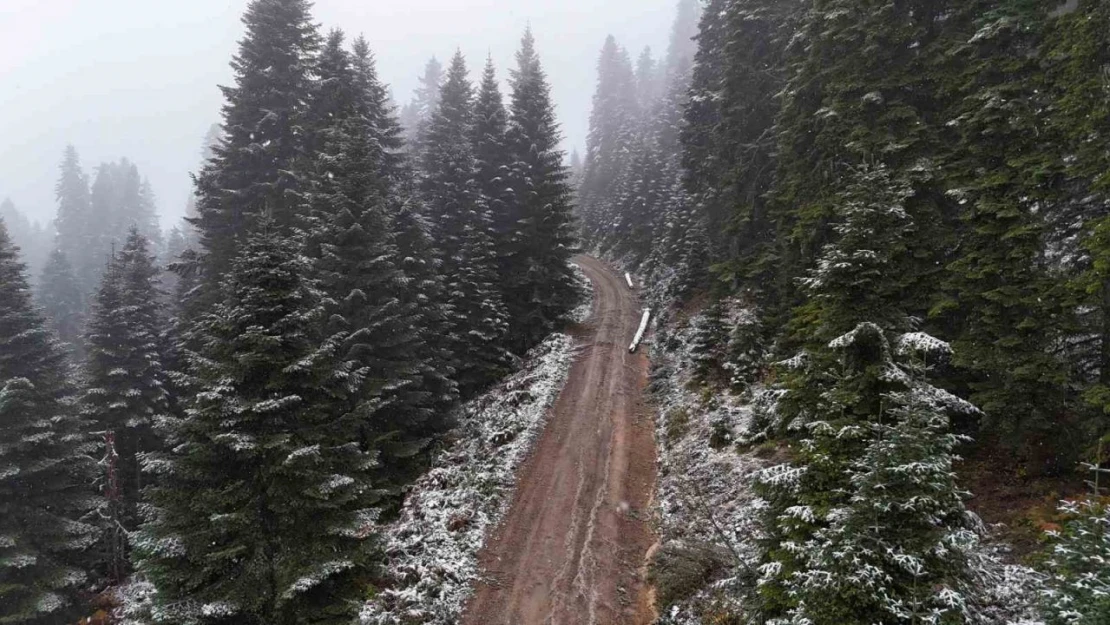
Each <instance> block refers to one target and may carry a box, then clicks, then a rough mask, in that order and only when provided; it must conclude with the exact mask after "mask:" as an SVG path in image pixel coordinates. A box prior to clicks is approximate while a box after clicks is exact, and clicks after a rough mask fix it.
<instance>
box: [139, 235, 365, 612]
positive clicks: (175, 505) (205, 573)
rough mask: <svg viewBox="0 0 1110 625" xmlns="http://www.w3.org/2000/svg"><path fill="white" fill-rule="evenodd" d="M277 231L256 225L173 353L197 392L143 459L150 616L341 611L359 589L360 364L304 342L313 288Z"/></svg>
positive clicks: (320, 306)
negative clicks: (211, 301)
mask: <svg viewBox="0 0 1110 625" xmlns="http://www.w3.org/2000/svg"><path fill="white" fill-rule="evenodd" d="M278 230H279V229H278V228H277V227H276V226H274V225H271V224H268V223H266V222H263V223H261V224H259V231H258V232H257V233H256V234H254V235H252V236H251V237H250V238H249V239H248V240H247V242H246V244H245V245H244V246H243V248H242V249H241V251H240V253H239V255H238V256H237V257H236V258H235V259H234V261H233V263H232V270H231V273H230V274H228V276H226V278H225V279H224V281H223V284H222V288H221V293H220V295H221V296H220V299H219V301H218V302H217V303H216V305H215V306H214V307H213V309H212V311H211V312H210V313H208V314H206V315H204V316H203V317H201V318H200V319H199V320H198V325H199V326H200V329H201V336H203V337H205V338H204V341H203V343H202V344H201V346H200V350H199V351H197V352H187V353H186V358H188V360H189V366H188V370H189V371H190V375H191V376H193V378H194V379H193V380H192V384H193V385H194V386H195V387H196V388H198V389H203V390H202V391H201V392H199V393H197V394H195V395H193V396H191V397H188V398H187V399H186V407H187V410H186V417H185V418H184V419H174V420H168V421H167V422H166V426H165V435H166V436H167V439H168V441H169V443H170V445H171V449H170V451H167V452H164V453H161V454H156V455H152V456H150V457H149V458H148V459H147V460H146V462H145V464H144V466H145V468H146V469H147V470H148V471H150V472H151V473H153V474H154V475H155V476H156V477H157V482H156V483H155V486H154V487H152V488H150V489H148V494H149V501H150V503H151V506H152V507H153V513H154V516H153V518H152V519H151V520H150V521H149V522H147V523H146V524H144V526H143V528H142V530H141V531H140V533H139V535H138V539H137V542H136V549H137V551H138V552H139V555H140V557H141V560H140V570H141V571H142V572H143V573H144V574H146V575H148V576H149V578H150V579H151V580H153V582H154V583H155V585H156V587H157V589H158V592H157V594H156V596H155V600H156V603H157V605H156V608H155V610H154V615H155V621H156V622H165V623H174V624H190V623H204V624H206V625H210V624H223V623H227V624H230V623H236V624H246V625H253V624H258V625H261V624H263V623H265V624H266V625H284V624H303V623H349V622H350V621H351V619H353V618H355V615H356V614H357V611H358V601H357V600H358V599H359V598H360V597H361V596H362V595H363V594H364V592H365V588H364V583H365V579H366V576H367V574H368V573H369V571H370V564H371V550H370V543H369V542H368V539H369V535H368V532H367V530H368V528H369V526H370V523H371V521H372V520H373V519H374V517H375V516H376V514H375V510H374V505H375V504H376V501H377V499H378V491H377V489H376V488H375V486H374V485H373V484H372V483H371V482H370V479H369V476H370V472H371V471H372V469H373V467H374V465H375V463H376V456H377V451H376V449H375V446H374V444H373V441H367V440H365V439H364V438H363V437H362V436H361V433H362V430H363V426H364V423H365V419H364V417H365V415H364V414H362V413H361V412H358V411H355V412H352V411H349V410H348V409H347V408H348V407H349V406H350V405H351V404H350V402H349V401H348V398H349V397H350V395H351V394H352V393H355V392H357V389H358V388H359V387H360V386H361V385H362V384H363V380H364V376H365V371H364V370H363V369H361V368H360V367H358V366H357V365H355V364H354V363H351V362H349V361H345V360H344V359H343V358H342V356H341V355H340V353H339V352H340V346H339V345H338V344H337V343H335V342H334V341H321V340H320V339H321V337H320V332H319V328H320V326H321V324H322V323H323V322H324V321H325V316H326V314H327V312H326V309H325V302H324V301H323V299H322V298H321V296H320V294H319V292H318V291H317V290H316V288H315V285H314V284H313V282H312V281H311V280H309V279H307V278H306V277H305V276H306V275H307V274H308V272H309V268H308V267H307V266H306V264H305V262H304V261H303V260H302V259H301V258H300V257H299V256H298V251H297V249H296V246H295V245H291V241H290V240H289V239H288V238H286V237H284V236H281V235H279V234H278Z"/></svg>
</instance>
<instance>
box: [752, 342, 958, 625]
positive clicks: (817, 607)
mask: <svg viewBox="0 0 1110 625" xmlns="http://www.w3.org/2000/svg"><path fill="white" fill-rule="evenodd" d="M829 348H830V349H831V350H833V351H834V353H836V355H837V358H838V359H839V362H838V363H837V365H836V367H834V369H833V370H827V371H826V375H829V376H830V378H832V381H831V382H830V384H829V386H828V387H827V391H826V392H825V393H824V394H823V396H822V405H821V406H818V407H815V408H816V409H815V410H814V412H813V413H812V414H811V415H810V417H811V420H810V421H808V422H807V423H806V424H805V429H806V432H807V434H806V436H805V437H804V438H803V440H802V441H801V442H800V444H799V445H798V446H797V447H796V451H797V458H796V460H795V461H794V462H793V463H791V464H787V465H778V466H776V467H772V468H770V469H768V470H766V471H764V472H763V473H762V474H761V475H760V476H759V478H758V481H757V490H758V491H759V492H760V493H761V495H763V496H764V497H766V498H767V503H768V506H767V507H766V508H765V509H764V510H763V513H762V514H763V518H764V522H765V525H764V528H765V529H768V530H769V532H768V534H767V535H766V536H765V537H763V539H762V542H763V545H764V551H763V554H762V555H763V559H762V562H761V565H760V567H759V572H760V578H759V582H758V585H757V588H758V592H759V595H760V601H759V603H758V606H759V609H758V610H756V611H755V612H754V613H753V615H752V619H751V620H750V622H752V623H764V622H767V623H784V624H785V623H813V624H814V625H833V624H834V623H864V622H883V623H891V624H894V623H899V624H903V623H904V624H907V625H908V624H911V623H952V624H956V623H966V622H968V619H969V618H970V613H971V609H972V607H973V604H974V601H975V590H974V588H973V586H972V585H971V583H970V582H971V573H970V569H969V566H968V560H969V555H970V550H971V548H972V547H974V546H975V544H976V540H977V535H976V530H977V527H978V522H977V521H976V519H975V518H974V517H973V516H971V515H970V514H969V513H968V512H967V511H966V510H965V508H964V503H963V499H964V493H963V492H962V491H960V490H959V489H958V488H957V486H956V484H955V478H954V473H953V469H952V466H953V462H954V460H955V455H954V449H955V447H956V446H957V445H958V444H959V443H960V442H961V437H959V436H957V435H954V434H952V432H951V429H950V426H949V418H948V414H949V413H951V412H953V411H960V412H965V413H973V412H975V409H974V408H973V407H971V406H970V405H969V404H967V403H965V402H963V401H961V400H959V399H958V398H956V397H954V396H951V395H949V394H947V393H946V392H944V391H942V390H939V389H937V388H936V387H934V386H932V385H931V384H930V383H929V382H928V381H926V380H925V379H924V377H923V376H924V374H925V373H926V368H925V367H924V366H923V364H922V363H924V362H926V360H931V361H933V362H936V361H937V360H938V359H940V358H946V357H947V356H948V355H949V354H948V346H947V345H946V344H944V343H943V342H941V341H938V340H937V339H935V338H933V337H930V336H928V335H925V334H921V333H914V334H903V335H902V336H901V337H900V338H899V341H898V343H897V349H893V348H892V346H891V345H890V344H889V343H888V342H887V338H886V336H885V333H884V332H883V330H882V329H881V328H880V327H879V326H877V325H875V324H873V323H869V322H865V323H861V324H859V325H858V326H856V328H854V329H853V330H852V331H851V332H849V333H847V334H845V335H843V336H841V337H837V338H836V339H834V340H833V341H832V342H830V344H829ZM899 355H901V356H904V358H903V359H902V361H901V362H899V360H898V359H897V358H896V357H897V356H899ZM876 619H878V620H876Z"/></svg>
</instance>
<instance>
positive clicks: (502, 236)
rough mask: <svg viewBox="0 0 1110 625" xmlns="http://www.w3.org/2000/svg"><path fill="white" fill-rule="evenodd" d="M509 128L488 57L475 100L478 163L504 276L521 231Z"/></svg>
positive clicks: (482, 188)
mask: <svg viewBox="0 0 1110 625" xmlns="http://www.w3.org/2000/svg"><path fill="white" fill-rule="evenodd" d="M508 127H509V113H508V111H507V110H505V102H504V99H503V98H502V96H501V87H500V85H499V84H498V82H497V73H496V70H495V69H494V66H493V59H492V58H487V59H486V66H485V69H484V70H483V71H482V82H481V84H480V85H479V86H478V95H477V96H476V98H475V100H474V137H473V144H474V160H475V163H476V165H477V173H476V178H477V182H478V189H479V191H480V192H481V194H482V201H483V202H484V203H485V205H486V209H487V210H488V211H489V215H490V224H491V225H492V227H493V245H494V249H495V251H496V253H497V269H498V274H499V275H501V276H504V275H507V273H508V265H507V258H506V254H507V252H508V250H509V249H510V247H511V245H510V243H511V241H512V238H513V236H514V233H515V232H516V228H517V224H516V219H515V208H514V207H515V205H514V203H513V202H514V196H513V190H512V188H511V187H510V186H509V185H510V181H509V167H510V165H512V158H511V155H510V154H509V147H508V137H507V135H506V133H507V132H508Z"/></svg>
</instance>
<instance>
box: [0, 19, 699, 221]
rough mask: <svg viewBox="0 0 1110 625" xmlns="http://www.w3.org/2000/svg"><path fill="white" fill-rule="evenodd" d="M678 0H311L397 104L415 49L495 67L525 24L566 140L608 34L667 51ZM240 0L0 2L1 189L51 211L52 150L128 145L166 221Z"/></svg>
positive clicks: (192, 158) (192, 154)
mask: <svg viewBox="0 0 1110 625" xmlns="http://www.w3.org/2000/svg"><path fill="white" fill-rule="evenodd" d="M676 4H677V0H316V3H315V16H316V19H317V21H318V22H319V23H320V24H321V25H322V26H323V28H324V30H327V29H328V28H331V27H333V26H338V27H341V28H343V29H344V30H345V31H347V33H348V34H352V35H353V34H357V33H359V32H361V33H363V34H365V35H366V37H367V38H368V39H369V41H370V44H371V46H372V47H373V49H374V52H375V54H376V55H377V58H378V64H379V69H380V72H381V75H382V77H383V78H384V79H385V80H386V81H388V82H389V84H390V86H391V87H392V89H393V93H394V95H395V97H396V98H397V100H398V101H399V102H404V101H408V99H409V98H410V97H411V94H412V90H413V88H414V87H415V85H416V77H417V76H418V75H419V73H420V72H421V70H422V69H423V66H424V62H425V61H426V60H427V59H428V57H430V56H431V55H433V54H435V55H436V56H438V57H439V58H440V59H441V60H444V61H446V60H447V59H448V58H449V56H450V55H451V54H452V53H453V52H454V50H455V49H456V48H461V49H462V51H463V53H464V54H466V56H467V60H468V61H469V63H470V67H471V74H472V79H475V80H476V79H477V77H478V76H477V75H478V71H479V70H480V69H481V65H482V63H483V62H484V59H485V57H486V54H487V53H489V54H492V55H493V58H494V61H495V63H496V64H497V66H498V70H499V74H500V75H501V76H502V78H504V77H505V75H506V70H507V69H508V67H509V66H510V65H511V63H512V59H513V52H514V51H515V49H516V47H517V44H518V43H519V40H520V35H521V33H522V31H523V29H524V27H525V25H526V24H528V23H529V22H531V24H532V26H533V29H534V31H535V33H536V38H537V46H538V48H539V51H540V54H541V56H542V59H543V63H544V67H545V69H546V70H547V72H548V76H549V78H550V80H551V83H552V86H553V92H554V97H555V102H556V104H557V106H558V114H559V119H560V121H561V122H562V125H563V132H564V135H565V136H566V139H567V141H566V143H567V147H568V148H569V147H571V146H578V147H579V148H580V149H581V148H582V147H583V146H584V144H585V135H586V123H587V118H588V115H589V107H590V98H591V96H592V92H593V85H594V79H595V73H594V64H595V61H596V57H597V52H598V50H599V49H600V48H601V44H602V42H603V41H604V38H605V36H606V35H607V34H609V33H612V34H613V35H615V36H616V37H617V38H618V40H620V41H621V43H622V44H624V45H625V46H626V47H628V48H629V50H630V51H631V52H632V55H633V58H635V56H636V54H638V52H639V50H640V49H641V48H643V47H644V46H645V45H650V46H652V49H653V50H655V52H656V54H657V56H658V55H661V54H663V53H664V52H665V49H666V45H667V39H668V35H669V32H670V25H671V20H672V18H673V13H674V10H675V5H676ZM245 6H246V0H239V1H232V0H184V1H181V0H0V199H2V198H3V197H11V198H12V201H13V202H15V204H16V206H17V208H19V209H20V210H21V211H23V212H24V213H26V214H28V215H30V216H31V217H32V218H33V219H37V220H40V221H46V220H49V219H51V218H52V217H53V214H54V190H53V188H54V182H55V179H56V177H57V169H58V163H59V162H60V160H61V155H62V149H63V148H64V147H65V145H66V144H67V143H73V144H74V145H75V146H76V147H77V149H78V151H79V152H80V154H81V158H82V161H83V163H84V165H85V167H86V169H87V170H89V171H90V173H91V169H92V168H93V167H94V166H95V165H96V164H98V163H100V162H101V161H105V160H115V159H117V158H119V157H122V156H126V157H128V158H130V159H131V160H133V161H134V162H135V163H136V164H137V165H138V166H139V169H140V171H141V172H142V173H143V174H144V175H145V176H147V177H148V178H149V179H150V181H151V184H152V185H153V187H154V190H155V193H156V194H157V196H158V208H159V212H160V213H161V214H162V217H163V220H162V221H163V224H171V223H172V222H173V221H175V220H176V218H178V217H179V216H180V215H181V214H182V212H183V210H184V205H185V201H186V198H187V196H188V193H189V188H190V180H189V176H188V174H189V172H191V171H194V170H195V169H196V168H197V163H198V160H199V158H200V157H199V153H200V144H201V140H202V138H203V136H204V133H205V131H206V130H207V128H208V126H209V125H210V124H212V123H213V122H216V121H219V108H220V104H221V96H220V92H219V90H218V89H217V87H216V85H217V84H227V83H228V82H230V79H231V70H230V69H229V68H228V61H229V60H230V58H231V55H232V54H233V53H234V52H235V49H236V42H237V41H238V39H239V38H240V37H241V35H242V24H241V22H240V21H239V17H240V15H241V13H242V11H243V8H244V7H245Z"/></svg>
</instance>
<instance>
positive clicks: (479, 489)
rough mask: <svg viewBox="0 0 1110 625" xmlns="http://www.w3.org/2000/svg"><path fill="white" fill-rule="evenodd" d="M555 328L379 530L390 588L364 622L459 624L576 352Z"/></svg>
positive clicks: (465, 419) (467, 420)
mask: <svg viewBox="0 0 1110 625" xmlns="http://www.w3.org/2000/svg"><path fill="white" fill-rule="evenodd" d="M574 352H575V350H574V347H573V341H572V339H571V337H569V336H567V335H566V334H554V335H552V336H551V337H549V338H548V339H547V340H546V341H544V342H543V343H542V344H540V346H539V347H537V348H535V349H534V350H532V352H531V353H530V354H529V356H528V358H527V359H526V364H525V366H524V368H523V369H522V370H520V371H518V372H517V373H516V374H514V375H512V376H511V377H509V378H508V379H507V380H505V381H504V382H503V383H501V384H500V385H498V386H497V387H496V388H494V389H493V390H492V391H490V392H489V393H487V394H486V395H484V396H482V397H480V398H478V399H476V400H474V401H472V402H470V403H469V404H468V405H467V406H466V408H465V409H464V411H463V413H462V415H461V416H460V418H459V426H458V428H457V429H456V431H455V433H454V436H453V438H454V440H455V442H454V444H453V445H452V446H450V447H449V448H448V449H446V450H445V451H444V452H442V453H441V454H440V455H439V456H438V457H437V458H436V459H435V462H434V465H433V467H432V469H431V470H430V471H429V472H428V473H427V474H425V475H424V476H423V477H421V478H420V479H419V480H417V482H416V483H415V484H414V485H413V487H412V490H411V492H410V493H409V495H408V497H407V498H406V500H405V504H404V508H403V510H402V512H401V516H400V518H399V519H398V520H397V521H396V522H393V523H390V524H388V525H385V526H384V527H381V528H379V532H380V533H381V541H382V546H383V548H384V549H385V552H386V554H387V557H388V561H387V562H386V569H387V570H388V571H389V576H390V578H391V581H392V582H393V583H394V585H393V586H391V587H389V588H385V589H383V590H381V591H379V593H378V594H377V596H376V597H374V598H373V599H371V600H370V601H369V602H368V603H367V604H366V605H365V606H364V608H363V610H362V614H361V617H360V620H361V623H362V624H363V625H387V624H388V625H392V624H400V623H406V624H407V623H429V624H436V625H447V624H449V623H456V622H458V619H459V615H460V613H461V611H462V608H463V605H464V603H465V601H466V599H467V598H468V597H469V594H470V590H471V585H472V583H473V582H474V581H475V580H476V579H477V577H478V560H477V555H478V550H479V549H480V548H481V546H482V544H483V542H484V541H485V537H486V533H487V531H489V530H490V529H492V528H493V527H494V526H495V524H496V523H497V521H498V520H499V519H500V518H501V517H502V515H503V514H504V513H505V512H506V511H507V509H508V506H509V504H510V502H511V499H512V498H511V495H512V491H513V487H514V483H515V479H516V470H517V468H518V466H519V465H520V464H521V462H522V461H523V460H524V459H525V458H526V457H527V455H528V453H529V451H530V450H531V449H532V446H533V444H534V443H535V441H536V439H537V438H538V437H539V434H540V433H541V432H542V431H543V426H544V423H545V422H546V417H547V415H548V409H549V408H550V407H551V405H552V404H553V403H554V402H555V399H556V398H557V397H558V395H559V391H560V390H561V389H562V387H563V383H564V382H565V381H566V378H567V374H568V372H569V371H570V365H571V362H572V360H573V357H574Z"/></svg>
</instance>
